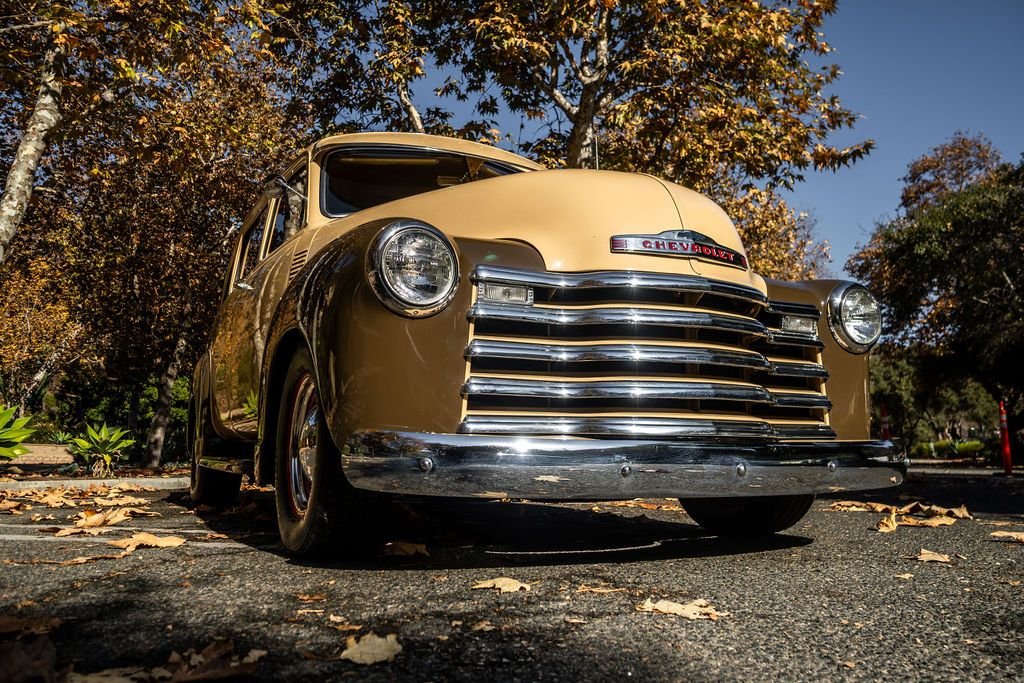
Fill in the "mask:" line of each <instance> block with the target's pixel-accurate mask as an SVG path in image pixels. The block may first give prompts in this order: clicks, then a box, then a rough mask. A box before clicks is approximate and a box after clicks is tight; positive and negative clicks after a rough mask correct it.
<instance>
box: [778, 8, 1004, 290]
mask: <svg viewBox="0 0 1024 683" xmlns="http://www.w3.org/2000/svg"><path fill="white" fill-rule="evenodd" d="M824 33H825V39H826V40H827V41H828V42H829V43H830V44H831V45H832V46H833V47H835V48H836V51H835V52H834V53H833V54H832V55H831V57H832V60H831V61H832V62H835V63H837V64H839V65H840V67H842V71H843V76H842V77H841V78H840V79H839V80H838V81H837V82H836V83H835V85H834V87H833V88H832V92H833V93H834V94H836V95H837V96H839V98H840V100H841V101H842V102H843V103H844V104H845V105H846V106H847V107H848V108H850V109H852V110H853V111H855V112H857V113H858V114H860V115H861V117H862V118H861V119H860V121H859V122H858V123H857V125H856V127H855V128H854V129H853V130H852V131H844V132H842V133H841V134H839V135H836V136H835V137H834V138H832V142H833V144H836V145H839V146H844V145H846V144H850V143H853V142H859V141H861V140H864V139H865V138H871V139H873V140H874V141H875V145H876V147H875V149H874V150H873V151H872V152H871V154H869V155H868V156H867V157H866V158H865V159H863V160H861V161H858V162H857V163H855V164H854V165H853V166H851V167H849V168H845V169H842V170H840V171H837V172H835V173H832V172H825V173H810V174H808V176H807V180H806V181H805V182H804V183H802V184H801V185H799V186H797V187H796V189H795V191H794V192H793V193H792V194H791V195H790V197H789V200H790V202H791V203H792V205H793V206H794V207H795V208H797V209H799V210H803V211H809V212H811V213H812V214H813V215H814V216H815V217H816V218H817V222H818V225H817V232H818V235H819V237H821V238H824V239H827V240H828V241H829V242H830V243H831V244H832V268H831V270H832V273H833V274H836V275H841V274H842V272H843V264H844V263H845V262H846V259H847V257H848V256H849V255H850V253H852V252H853V251H854V249H855V246H856V245H857V244H858V243H863V242H865V241H866V240H867V237H868V235H869V234H870V232H871V229H872V227H873V226H874V224H875V222H876V221H877V220H880V219H885V218H887V217H892V216H894V215H895V213H896V208H897V206H898V205H899V196H900V189H901V187H902V184H901V183H900V178H901V177H902V176H903V175H904V174H905V173H906V169H907V164H908V163H909V162H910V161H912V160H913V159H915V158H917V157H919V156H921V155H923V154H926V153H927V152H928V151H929V150H930V149H931V148H932V147H934V146H935V145H938V144H941V143H942V142H944V141H946V140H947V139H948V138H949V137H950V136H951V135H952V134H953V133H954V132H955V131H957V130H963V131H966V132H969V133H983V134H984V135H986V136H987V137H988V138H989V139H990V140H991V141H992V142H993V144H994V145H995V147H996V148H997V149H998V150H999V151H1000V152H1001V153H1002V155H1003V157H1004V159H1006V160H1007V161H1014V162H1017V161H1020V160H1021V154H1022V153H1024V0H968V1H964V0H960V1H954V0H888V1H884V0H840V2H839V9H838V11H837V12H836V14H834V15H833V16H832V17H830V18H829V19H828V20H827V21H826V23H825V26H824Z"/></svg>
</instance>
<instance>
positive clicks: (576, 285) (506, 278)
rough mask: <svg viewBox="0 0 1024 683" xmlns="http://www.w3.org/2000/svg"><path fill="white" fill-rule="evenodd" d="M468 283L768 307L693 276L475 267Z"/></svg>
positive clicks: (751, 295) (756, 297) (744, 292)
mask: <svg viewBox="0 0 1024 683" xmlns="http://www.w3.org/2000/svg"><path fill="white" fill-rule="evenodd" d="M470 280H472V281H473V282H475V283H477V282H495V283H502V284H512V285H523V286H527V287H547V288H552V289H561V290H580V289H603V288H635V289H637V290H640V289H642V290H647V291H649V290H661V291H665V292H691V293H695V294H702V293H710V294H718V295H720V296H728V297H732V298H735V299H743V300H744V301H749V302H752V303H756V304H760V305H765V304H767V303H768V297H766V296H765V295H764V294H762V293H761V292H760V291H759V290H757V289H754V288H753V287H745V286H743V285H737V284H733V283H731V282H718V281H716V280H709V279H707V278H703V277H700V276H696V275H671V274H667V273H642V272H635V271H629V270H602V271H593V272H588V273H553V272H545V271H533V270H519V269H517V268H505V267H502V266H477V267H476V268H475V269H473V272H472V273H471V274H470Z"/></svg>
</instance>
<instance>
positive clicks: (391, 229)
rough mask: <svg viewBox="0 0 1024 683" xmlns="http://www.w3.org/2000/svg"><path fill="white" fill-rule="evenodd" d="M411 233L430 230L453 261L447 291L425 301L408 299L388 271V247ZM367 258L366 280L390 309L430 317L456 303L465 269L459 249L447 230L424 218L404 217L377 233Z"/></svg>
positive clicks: (429, 232)
mask: <svg viewBox="0 0 1024 683" xmlns="http://www.w3.org/2000/svg"><path fill="white" fill-rule="evenodd" d="M409 232H422V233H426V234H427V235H429V236H430V237H432V238H434V239H436V240H437V241H438V242H440V243H441V244H442V245H443V246H444V247H445V248H446V249H447V250H448V253H449V255H450V256H451V260H452V276H451V283H450V284H449V285H448V289H447V291H446V292H444V293H443V294H442V295H441V296H439V297H437V298H435V299H432V300H431V301H429V302H427V303H424V304H419V303H416V302H414V301H409V300H408V299H406V298H404V297H403V296H402V294H401V292H399V291H397V290H396V289H395V287H393V286H392V284H391V283H390V282H389V277H388V275H387V274H386V273H385V264H384V256H385V254H386V252H387V250H388V248H389V247H390V246H391V244H392V243H394V241H395V240H396V239H398V238H399V237H401V236H402V235H403V234H405V233H409ZM366 260H367V264H366V279H367V281H368V282H369V283H370V289H372V290H373V292H374V294H376V295H377V298H378V299H380V301H381V303H383V304H384V305H385V306H387V307H388V308H389V309H390V310H392V311H394V312H395V313H399V314H401V315H404V316H407V317H410V318H426V317H428V316H431V315H434V314H436V313H439V312H440V311H442V310H443V309H444V308H445V307H446V306H448V304H450V303H451V302H452V299H454V298H455V294H456V293H457V292H458V290H459V280H460V277H461V269H460V267H459V255H458V252H456V250H455V247H454V246H453V245H452V243H451V240H449V239H448V237H447V236H446V235H445V234H444V233H443V232H441V231H440V230H438V229H437V228H435V227H434V226H432V225H430V224H429V223H424V222H423V221H417V220H410V219H403V220H399V221H394V222H392V223H389V224H388V225H386V226H385V227H384V228H382V229H381V230H380V231H378V232H377V234H376V235H374V238H373V240H372V241H371V243H370V247H369V249H368V250H367V253H366Z"/></svg>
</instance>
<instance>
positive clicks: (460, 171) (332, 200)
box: [321, 147, 519, 216]
mask: <svg viewBox="0 0 1024 683" xmlns="http://www.w3.org/2000/svg"><path fill="white" fill-rule="evenodd" d="M518 172H519V169H517V168H514V167H512V166H506V165H505V164H501V163H499V162H496V161H490V160H485V159H480V158H478V157H469V156H463V155H461V154H453V153H450V152H439V151H434V150H426V149H411V148H407V149H401V148H398V149H395V148H392V149H389V148H386V147H381V148H342V149H338V150H335V151H333V152H331V153H330V154H329V155H328V156H327V158H326V159H325V160H324V163H323V181H322V183H321V184H322V185H323V188H324V189H323V198H322V199H323V209H324V213H325V214H326V215H328V216H342V215H345V214H349V213H353V212H355V211H359V210H361V209H367V208H369V207H371V206H377V205H378V204H383V203H385V202H391V201H394V200H396V199H403V198H404V197H411V196H412V195H416V194H422V193H424V192H430V191H431V190H437V189H440V188H442V187H449V186H451V185H459V184H462V183H468V182H472V181H474V180H483V179H485V178H494V177H497V176H502V175H507V174H509V173H518Z"/></svg>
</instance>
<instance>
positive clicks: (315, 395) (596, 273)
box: [190, 133, 906, 555]
mask: <svg viewBox="0 0 1024 683" xmlns="http://www.w3.org/2000/svg"><path fill="white" fill-rule="evenodd" d="M880 332H881V316H880V313H879V307H878V304H877V302H876V301H875V299H874V298H873V297H872V295H871V294H870V293H869V292H868V291H867V290H866V289H864V288H863V287H861V286H860V285H857V284H854V283H851V282H844V281H837V280H814V281H804V282H785V281H777V280H766V279H765V278H763V277H761V276H760V275H758V274H756V273H755V272H753V271H751V269H750V264H748V262H747V257H746V253H745V251H744V247H743V244H742V243H741V242H740V238H739V236H738V234H737V232H736V230H735V228H734V226H733V224H732V222H731V221H730V220H729V217H728V216H727V215H726V214H725V213H724V212H723V211H722V210H721V209H720V208H719V207H718V206H717V205H716V204H715V203H713V202H712V201H711V200H709V199H707V198H705V197H704V196H702V195H700V194H698V193H696V192H693V191H691V190H688V189H686V188H683V187H680V186H678V185H674V184H672V183H669V182H665V181H662V180H659V179H657V178H654V177H652V176H649V175H641V174H630V173H617V172H610V171H594V170H546V169H544V168H543V167H541V166H538V165H537V164H535V163H533V162H531V161H529V160H527V159H525V158H522V157H520V156H517V155H515V154H512V153H510V152H506V151H502V150H500V149H496V148H494V147H489V146H485V145H481V144H476V143H471V142H466V141H460V140H454V139H447V138H442V137H433V136H426V135H415V134H377V133H363V134H355V135H341V136H335V137H330V138H326V139H324V140H321V141H319V142H318V143H316V144H314V145H312V146H311V147H309V148H308V149H306V150H305V151H304V152H303V154H302V155H301V156H300V157H299V158H298V159H296V160H295V162H294V163H293V164H292V165H291V167H290V168H288V169H287V171H286V173H285V174H284V175H282V176H275V177H274V178H272V179H271V180H269V181H268V182H267V185H266V188H265V191H264V193H263V195H262V196H261V197H260V198H259V200H258V201H257V202H256V204H255V206H254V207H253V208H252V211H251V212H250V213H249V215H248V216H247V217H246V218H245V221H244V223H243V226H242V229H241V231H240V234H239V239H238V241H237V245H236V247H235V251H234V255H233V257H232V259H231V264H230V267H229V271H228V273H227V276H226V278H225V284H224V293H223V303H222V305H221V308H220V312H219V314H218V317H217V319H216V321H215V323H214V332H213V335H212V339H211V342H210V345H209V349H208V351H207V352H206V353H205V354H204V355H203V356H202V357H201V359H200V360H199V362H198V364H197V366H196V368H195V373H194V381H193V401H192V408H191V411H190V417H191V419H190V423H191V427H190V430H191V435H192V438H191V442H192V461H193V462H192V496H193V498H194V499H195V500H197V501H202V502H208V503H221V504H222V503H226V502H228V501H230V500H232V499H233V498H234V497H235V496H236V495H237V492H238V489H239V484H240V481H241V476H242V474H243V473H249V474H250V475H251V476H253V477H255V479H256V480H257V481H258V482H261V483H272V484H273V485H274V487H275V489H276V497H277V509H278V521H279V527H280V532H281V540H282V543H283V544H284V546H285V547H286V548H287V550H288V551H290V552H292V553H294V554H297V555H309V554H314V553H324V552H331V553H339V554H345V553H346V552H350V551H351V550H353V549H354V548H356V547H358V545H359V544H360V542H361V540H363V539H362V536H363V532H364V531H365V529H367V528H369V527H370V526H372V525H368V524H366V519H367V517H368V516H372V513H371V512H370V511H371V510H373V509H374V505H375V504H376V502H377V501H378V500H379V499H380V498H381V494H407V495H421V496H450V497H464V498H477V499H503V498H517V499H518V498H522V499H534V500H560V501H570V500H591V501H596V500H616V499H630V498H636V497H673V498H679V499H680V500H681V501H682V504H683V506H684V507H685V509H686V510H687V512H688V513H689V514H690V515H691V516H692V517H693V518H694V520H696V521H697V522H698V523H699V524H701V525H702V526H704V527H705V528H707V529H708V530H709V531H711V532H712V533H718V534H767V533H774V532H777V531H780V530H782V529H785V528H788V527H790V526H792V525H793V524H795V523H796V522H797V521H798V520H799V519H800V518H801V517H802V516H803V515H804V514H805V513H806V512H807V510H808V509H809V507H810V505H811V503H812V501H813V499H814V495H815V494H816V493H821V492H829V491H841V490H858V489H871V488H880V487H887V486H892V485H896V484H899V483H901V482H902V481H903V478H904V475H905V472H906V461H905V460H904V458H903V455H902V453H900V452H899V451H898V450H897V449H895V448H894V447H893V445H892V444H890V443H888V442H884V441H872V440H871V439H870V436H869V419H868V362H867V352H868V351H869V350H870V349H871V347H872V345H874V344H875V342H876V341H877V339H878V337H879V334H880Z"/></svg>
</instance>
